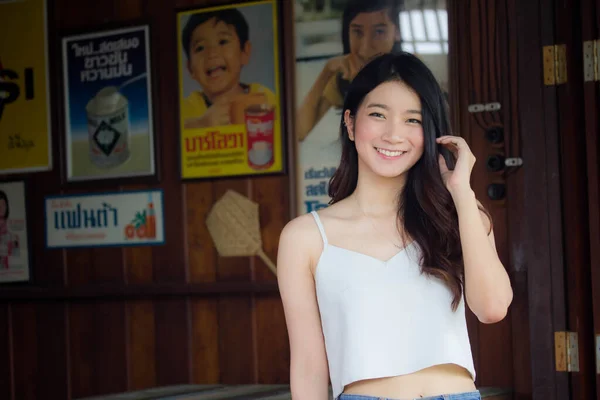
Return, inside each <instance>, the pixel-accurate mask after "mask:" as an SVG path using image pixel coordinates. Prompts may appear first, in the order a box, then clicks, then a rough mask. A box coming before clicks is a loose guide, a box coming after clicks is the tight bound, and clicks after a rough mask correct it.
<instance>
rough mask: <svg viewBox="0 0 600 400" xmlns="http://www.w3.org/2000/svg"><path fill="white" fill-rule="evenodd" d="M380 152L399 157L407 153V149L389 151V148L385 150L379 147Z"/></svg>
mask: <svg viewBox="0 0 600 400" xmlns="http://www.w3.org/2000/svg"><path fill="white" fill-rule="evenodd" d="M377 151H378V152H380V153H381V154H383V155H384V156H388V157H398V156H400V155H402V154H404V153H406V152H405V151H389V150H383V149H377Z"/></svg>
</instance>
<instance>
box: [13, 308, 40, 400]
mask: <svg viewBox="0 0 600 400" xmlns="http://www.w3.org/2000/svg"><path fill="white" fill-rule="evenodd" d="M12 318H13V320H12V322H13V323H12V328H13V332H12V343H13V366H14V372H13V373H14V398H15V399H19V400H20V399H23V400H28V399H32V400H33V399H36V398H38V390H39V389H38V385H39V384H40V381H39V375H38V340H37V329H38V326H37V319H36V312H35V306H34V305H33V304H31V303H29V304H18V305H15V306H13V308H12Z"/></svg>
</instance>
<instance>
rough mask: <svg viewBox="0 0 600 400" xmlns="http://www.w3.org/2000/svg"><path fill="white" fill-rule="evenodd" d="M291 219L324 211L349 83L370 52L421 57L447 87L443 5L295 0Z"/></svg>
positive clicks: (434, 1)
mask: <svg viewBox="0 0 600 400" xmlns="http://www.w3.org/2000/svg"><path fill="white" fill-rule="evenodd" d="M294 1H295V8H294V20H295V38H296V43H295V49H296V50H295V51H296V54H295V57H296V90H295V95H296V99H295V100H296V116H295V117H296V119H295V121H296V122H295V124H296V126H295V128H296V129H295V141H296V146H297V157H298V158H297V171H298V173H297V193H298V198H297V203H296V205H297V214H298V215H301V214H305V213H308V212H311V211H313V210H318V209H320V208H323V207H327V205H328V203H329V201H330V197H329V195H328V190H329V180H330V178H331V177H332V176H333V174H334V172H335V170H336V168H337V166H338V164H339V161H340V156H341V142H340V141H339V133H340V123H341V120H342V107H343V102H344V96H345V92H346V90H347V88H348V86H349V85H350V83H351V81H352V78H353V77H354V76H355V75H356V74H357V73H358V71H359V70H360V69H361V67H362V66H363V65H364V64H365V63H366V62H368V60H369V59H371V58H372V57H374V56H376V55H377V54H382V53H389V52H393V51H400V50H403V51H407V52H410V53H413V54H415V55H417V56H418V57H420V58H421V59H422V60H423V61H424V62H425V63H426V64H427V65H428V66H429V67H430V68H431V69H432V70H433V72H434V74H435V75H436V77H437V78H438V79H439V81H440V83H441V84H442V86H443V87H445V86H446V82H447V75H448V72H447V69H448V68H447V66H448V61H447V53H448V20H447V15H446V5H445V0H423V1H421V0H419V1H416V0H369V1H363V0H340V1H317V0H294Z"/></svg>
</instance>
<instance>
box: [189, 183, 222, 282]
mask: <svg viewBox="0 0 600 400" xmlns="http://www.w3.org/2000/svg"><path fill="white" fill-rule="evenodd" d="M212 186H213V184H212V183H210V182H194V183H188V184H186V186H185V197H186V201H185V204H186V213H185V218H186V235H187V255H188V264H189V270H190V281H191V282H214V281H215V279H216V275H217V273H216V272H217V271H216V264H217V262H216V259H217V253H216V250H215V246H214V244H213V240H212V238H211V236H210V234H209V232H208V228H207V227H206V223H205V221H206V217H207V215H208V213H209V212H210V210H211V208H212V205H213V203H214V202H215V198H214V197H213V187H212Z"/></svg>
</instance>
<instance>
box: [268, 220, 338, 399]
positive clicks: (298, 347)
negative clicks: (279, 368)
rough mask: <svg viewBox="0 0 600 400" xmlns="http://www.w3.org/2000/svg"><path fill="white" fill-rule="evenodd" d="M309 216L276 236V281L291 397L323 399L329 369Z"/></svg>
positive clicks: (313, 227)
mask: <svg viewBox="0 0 600 400" xmlns="http://www.w3.org/2000/svg"><path fill="white" fill-rule="evenodd" d="M311 218H312V216H310V215H308V214H307V215H304V216H301V217H299V218H296V219H295V220H293V221H291V222H290V223H288V224H287V225H286V227H285V228H284V229H283V231H282V233H281V237H280V239H279V251H278V254H277V280H278V283H279V291H280V293H281V299H282V301H283V308H284V313H285V320H286V324H287V330H288V336H289V342H290V356H291V363H290V383H291V391H292V398H293V399H294V400H327V398H328V396H329V389H328V387H329V369H328V365H327V356H326V353H325V343H324V339H323V331H322V329H321V319H320V314H319V308H318V304H317V297H316V291H315V281H314V277H313V273H312V271H311V268H310V267H311V263H312V260H311V256H310V255H311V253H314V246H315V245H316V246H319V242H318V241H316V240H315V239H317V238H319V236H318V233H317V235H315V230H316V229H317V228H316V225H314V222H313V221H312V220H311Z"/></svg>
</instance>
